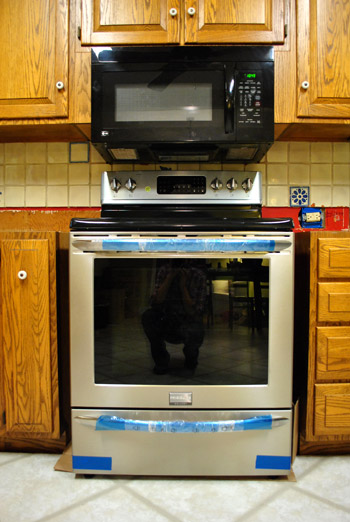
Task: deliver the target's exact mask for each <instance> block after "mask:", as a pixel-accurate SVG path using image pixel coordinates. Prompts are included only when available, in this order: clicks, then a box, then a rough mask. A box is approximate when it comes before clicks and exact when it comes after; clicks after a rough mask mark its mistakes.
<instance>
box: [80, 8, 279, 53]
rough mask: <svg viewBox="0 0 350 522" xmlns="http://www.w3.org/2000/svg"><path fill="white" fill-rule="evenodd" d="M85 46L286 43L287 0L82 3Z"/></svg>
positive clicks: (82, 34) (82, 33)
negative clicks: (285, 6)
mask: <svg viewBox="0 0 350 522" xmlns="http://www.w3.org/2000/svg"><path fill="white" fill-rule="evenodd" d="M81 29H82V32H81V39H82V43H83V44H85V45H113V44H114V45H130V44H139V45H144V44H179V43H180V44H198V43H199V44H201V43H203V44H204V43H212V44H215V43H218V44H220V43H253V44H259V43H261V44H263V43H282V42H283V40H284V0H235V1H233V0H124V1H123V0H118V1H117V0H112V1H110V0H82V25H81Z"/></svg>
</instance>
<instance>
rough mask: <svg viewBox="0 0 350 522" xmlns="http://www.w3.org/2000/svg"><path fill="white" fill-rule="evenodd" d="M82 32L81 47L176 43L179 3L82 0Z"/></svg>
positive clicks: (140, 0)
mask: <svg viewBox="0 0 350 522" xmlns="http://www.w3.org/2000/svg"><path fill="white" fill-rule="evenodd" d="M172 8H174V9H176V10H177V15H176V16H171V14H170V9H172ZM81 31H82V32H81V41H82V43H83V44H84V45H106V44H107V45H113V44H115V45H118V44H121V45H123V44H124V45H125V44H127V45H130V44H140V45H143V44H167V43H179V42H180V0H152V1H150V0H118V1H116V0H113V1H110V0H82V25H81Z"/></svg>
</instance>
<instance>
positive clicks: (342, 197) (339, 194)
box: [332, 187, 350, 207]
mask: <svg viewBox="0 0 350 522" xmlns="http://www.w3.org/2000/svg"><path fill="white" fill-rule="evenodd" d="M332 190H333V197H332V205H333V207H348V206H349V203H350V196H349V187H333V189H332Z"/></svg>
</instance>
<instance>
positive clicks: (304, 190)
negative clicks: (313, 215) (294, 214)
mask: <svg viewBox="0 0 350 522" xmlns="http://www.w3.org/2000/svg"><path fill="white" fill-rule="evenodd" d="M289 195H290V206H291V207H307V206H308V205H309V187H289Z"/></svg>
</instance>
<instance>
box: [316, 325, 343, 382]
mask: <svg viewBox="0 0 350 522" xmlns="http://www.w3.org/2000/svg"><path fill="white" fill-rule="evenodd" d="M316 379H317V380H348V381H350V327H348V326H334V327H332V326H319V327H317V328H316Z"/></svg>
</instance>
